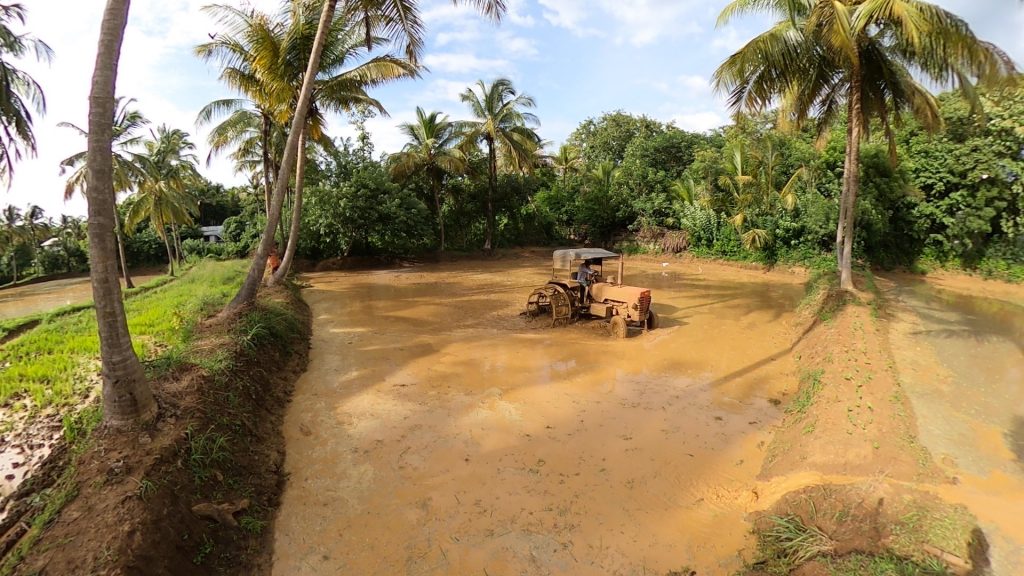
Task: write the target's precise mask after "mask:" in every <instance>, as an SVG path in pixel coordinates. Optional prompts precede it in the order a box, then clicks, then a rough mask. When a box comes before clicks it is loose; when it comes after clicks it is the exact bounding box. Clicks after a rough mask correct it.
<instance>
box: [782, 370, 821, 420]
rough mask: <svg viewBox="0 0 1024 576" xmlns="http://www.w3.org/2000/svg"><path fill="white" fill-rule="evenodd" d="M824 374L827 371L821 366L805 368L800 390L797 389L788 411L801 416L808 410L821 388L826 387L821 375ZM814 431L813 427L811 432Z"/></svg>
mask: <svg viewBox="0 0 1024 576" xmlns="http://www.w3.org/2000/svg"><path fill="white" fill-rule="evenodd" d="M824 375H825V371H824V370H823V369H821V368H818V369H817V370H805V371H804V372H803V374H801V375H800V390H799V391H797V393H796V398H794V399H793V402H792V403H791V404H790V405H789V406H788V407H787V408H786V412H788V413H790V414H799V415H801V416H803V415H804V414H806V413H807V410H808V409H809V408H810V407H811V406H812V405H813V404H814V398H815V397H816V396H817V395H818V392H821V389H822V388H824V387H825V384H824V382H822V381H821V377H822V376H824ZM813 431H814V430H813V428H812V429H811V432H813ZM805 433H810V432H805Z"/></svg>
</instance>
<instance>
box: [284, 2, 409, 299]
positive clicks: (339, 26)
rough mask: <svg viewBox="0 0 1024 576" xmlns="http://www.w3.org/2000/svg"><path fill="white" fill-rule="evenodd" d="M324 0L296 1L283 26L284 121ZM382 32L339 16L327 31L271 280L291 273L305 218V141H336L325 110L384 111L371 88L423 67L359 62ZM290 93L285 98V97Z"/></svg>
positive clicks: (385, 58) (387, 59)
mask: <svg viewBox="0 0 1024 576" xmlns="http://www.w3.org/2000/svg"><path fill="white" fill-rule="evenodd" d="M319 4H320V0H302V1H299V2H295V3H294V4H292V9H291V14H290V24H289V26H288V27H287V29H286V30H285V35H284V39H285V41H284V42H283V46H284V49H283V50H282V54H283V55H284V57H285V62H284V63H283V64H284V65H282V66H280V67H278V68H277V69H276V72H277V75H276V82H275V84H277V85H278V86H280V89H278V90H275V92H276V93H278V94H280V97H279V98H280V99H281V100H282V101H283V106H282V110H283V111H282V112H280V113H279V114H278V120H279V121H282V122H281V123H282V124H283V123H285V121H287V120H290V119H291V116H292V115H293V114H294V108H293V107H294V106H296V105H297V103H298V96H299V93H300V91H301V89H302V81H303V73H304V70H305V68H306V65H307V64H308V62H307V61H306V58H307V56H306V55H307V54H308V53H309V48H308V46H309V45H310V44H312V42H313V41H314V40H315V37H316V31H317V27H318V22H317V19H316V18H315V16H316V11H315V10H313V8H314V7H317V6H319ZM386 42H387V41H386V39H385V38H383V37H372V36H371V37H370V38H365V37H364V30H363V29H361V28H360V27H359V26H358V25H357V22H356V21H354V20H347V19H345V18H336V19H335V20H334V21H333V23H332V24H331V27H330V29H329V30H328V34H327V37H326V38H325V40H324V46H323V50H322V53H321V57H320V65H319V70H318V72H317V76H316V80H315V82H314V84H313V91H312V94H311V96H310V104H309V110H307V117H306V129H305V130H303V131H302V133H301V134H300V135H299V142H298V152H297V158H296V167H295V193H294V201H293V205H292V222H291V225H290V227H289V235H288V239H287V247H286V249H285V252H284V258H283V259H282V260H281V266H280V267H279V268H278V271H277V273H276V274H274V276H273V277H272V278H271V280H270V283H271V284H274V283H276V282H280V281H281V280H283V279H284V278H285V276H286V275H287V274H288V271H289V270H290V268H291V264H292V261H293V259H294V257H295V251H296V249H297V248H298V236H299V230H300V223H301V218H302V192H303V187H304V184H305V181H304V176H305V163H306V142H307V140H312V141H315V142H318V143H321V144H322V145H327V146H332V145H333V144H332V143H331V141H330V139H329V138H328V137H327V135H326V133H325V132H324V126H325V123H326V121H325V118H324V113H325V112H353V111H355V110H356V109H363V108H368V109H373V110H376V111H377V112H378V113H379V114H381V115H384V116H386V115H387V110H386V109H385V108H384V105H383V104H381V103H380V102H379V101H378V100H376V99H375V98H372V97H371V96H370V95H369V94H368V93H367V90H369V89H371V88H375V87H378V86H381V85H383V84H386V83H389V82H393V81H396V80H399V79H403V78H415V77H418V76H419V67H418V66H417V65H415V64H413V63H412V61H410V60H407V59H404V58H397V57H394V56H391V55H390V54H385V55H380V56H375V57H372V58H368V59H366V60H364V61H363V62H361V63H358V64H355V61H357V60H359V59H361V58H363V57H364V56H365V55H366V53H368V52H370V51H372V50H373V49H375V48H377V47H380V46H383V45H384V44H386ZM285 98H287V100H285Z"/></svg>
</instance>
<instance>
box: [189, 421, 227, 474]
mask: <svg viewBox="0 0 1024 576" xmlns="http://www.w3.org/2000/svg"><path fill="white" fill-rule="evenodd" d="M185 437H186V439H187V440H188V465H189V468H190V469H191V470H192V476H193V477H194V478H195V481H196V484H202V483H203V482H205V481H206V480H208V479H209V478H210V477H211V476H212V475H213V469H214V468H213V467H214V466H220V465H223V464H224V463H225V462H227V460H228V457H229V456H230V452H229V450H230V446H229V442H230V438H229V437H228V436H227V435H226V434H221V433H219V432H215V431H214V430H213V428H210V429H208V430H206V431H205V432H199V431H197V430H196V429H195V428H193V427H192V426H189V427H188V430H187V431H186V432H185Z"/></svg>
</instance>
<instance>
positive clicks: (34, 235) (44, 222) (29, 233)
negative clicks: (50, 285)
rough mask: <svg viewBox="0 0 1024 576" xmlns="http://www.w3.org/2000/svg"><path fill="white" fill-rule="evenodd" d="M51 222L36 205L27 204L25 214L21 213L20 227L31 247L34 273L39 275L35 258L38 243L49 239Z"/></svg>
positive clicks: (44, 211)
mask: <svg viewBox="0 0 1024 576" xmlns="http://www.w3.org/2000/svg"><path fill="white" fill-rule="evenodd" d="M51 223H52V222H51V221H50V220H48V219H47V218H46V210H43V208H42V206H39V205H36V204H29V205H28V206H25V212H23V213H22V217H21V227H22V230H23V231H24V234H25V239H26V240H27V241H28V243H29V245H30V246H31V247H32V261H33V266H35V267H36V268H37V269H36V273H37V274H38V273H39V270H38V266H37V262H36V261H35V256H36V254H37V252H38V250H39V243H40V242H42V241H44V240H46V239H47V238H48V237H49V234H50V229H51Z"/></svg>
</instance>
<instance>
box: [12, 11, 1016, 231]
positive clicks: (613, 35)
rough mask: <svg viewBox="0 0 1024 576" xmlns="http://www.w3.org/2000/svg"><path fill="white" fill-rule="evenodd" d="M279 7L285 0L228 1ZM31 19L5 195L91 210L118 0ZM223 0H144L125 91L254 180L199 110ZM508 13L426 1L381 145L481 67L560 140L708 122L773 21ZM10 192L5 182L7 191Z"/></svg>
mask: <svg viewBox="0 0 1024 576" xmlns="http://www.w3.org/2000/svg"><path fill="white" fill-rule="evenodd" d="M220 1H221V2H222V3H227V4H234V5H241V4H243V3H244V4H250V5H252V6H254V7H256V8H258V9H261V10H265V11H275V10H277V9H278V7H279V6H280V5H281V0H220ZM21 2H22V3H23V4H24V5H25V6H26V8H27V9H28V12H29V13H28V21H27V25H26V26H25V27H16V28H15V29H16V30H19V31H25V32H28V33H30V34H32V35H34V36H36V37H38V38H40V39H42V40H44V41H45V42H47V43H48V44H49V45H50V46H51V47H52V48H53V50H54V52H55V55H54V59H53V61H52V62H50V63H48V64H45V63H38V62H35V61H28V60H26V61H22V62H20V63H19V66H20V67H21V68H22V69H24V70H26V71H28V72H29V73H30V74H32V76H33V77H34V78H35V79H36V80H37V81H38V82H39V83H40V84H41V85H42V86H43V90H44V91H45V93H46V98H47V110H46V113H45V115H44V116H42V117H37V119H36V123H35V134H36V140H37V144H38V155H37V156H36V157H35V158H28V159H25V160H23V161H21V162H20V163H19V164H17V165H16V166H15V174H14V178H13V180H12V184H11V187H10V190H8V191H7V192H6V198H3V197H0V205H4V204H15V205H17V206H21V207H24V206H25V205H27V204H29V203H33V204H37V205H39V206H42V207H43V208H44V209H45V210H46V213H47V215H49V216H52V217H55V218H56V217H57V216H58V215H59V214H61V213H64V214H75V215H84V214H85V201H84V200H83V199H81V198H75V199H73V200H72V201H70V202H67V203H65V202H64V201H63V190H64V182H65V180H66V175H64V176H62V175H61V174H60V167H59V164H60V161H61V160H62V159H63V158H66V157H67V156H69V155H71V154H74V153H76V152H79V151H81V150H83V149H84V148H85V140H84V139H83V138H80V137H79V136H78V135H77V134H75V133H74V132H73V131H71V130H69V129H67V128H63V127H59V126H58V123H60V122H71V123H73V124H76V125H78V126H82V127H84V126H85V125H86V123H87V113H88V93H89V81H90V77H91V74H92V69H93V64H94V59H95V50H96V42H97V39H98V36H99V22H100V19H101V16H102V12H103V8H104V5H105V0H21ZM210 2H211V0H135V1H134V2H132V7H131V12H130V16H129V22H128V28H127V31H126V36H125V41H124V48H123V51H122V57H121V63H120V71H119V76H118V84H117V93H118V95H121V96H126V97H130V98H135V99H136V100H137V104H136V106H137V108H138V109H139V110H141V111H142V112H143V114H145V115H146V117H148V118H149V119H150V120H151V121H152V122H153V126H154V127H155V126H157V125H159V124H168V125H169V126H171V127H174V128H181V129H183V130H185V131H187V132H189V133H190V134H192V136H193V138H192V139H193V142H195V144H196V145H197V147H198V156H199V158H200V160H201V166H200V171H201V172H202V173H203V174H204V175H205V176H206V177H207V178H209V179H210V180H212V181H214V182H220V183H222V184H225V185H235V184H242V183H244V181H245V179H244V178H243V177H241V176H239V175H236V174H235V173H234V169H233V166H232V165H231V163H230V162H229V161H228V160H227V159H224V158H213V159H212V162H211V163H210V164H209V165H207V164H206V158H207V146H206V137H207V132H208V129H207V128H197V127H196V126H195V117H196V114H197V112H198V111H199V109H200V108H201V107H202V106H203V105H205V104H207V103H208V102H210V101H212V100H215V99H219V98H225V97H233V96H235V95H234V94H232V93H231V92H230V91H229V90H228V89H226V88H225V87H224V86H223V85H221V84H220V83H219V82H218V78H217V76H218V72H219V71H218V70H217V69H216V68H215V66H214V65H213V64H207V63H205V62H202V61H201V60H199V59H198V58H196V57H195V56H194V55H193V48H194V47H195V46H196V45H197V44H199V43H201V42H203V41H206V40H208V36H207V34H211V33H215V32H217V27H216V25H215V24H214V22H213V21H212V20H211V19H210V17H209V16H208V15H207V14H206V13H204V12H203V11H202V7H203V6H204V5H206V4H209V3H210ZM506 2H507V4H508V7H509V12H508V14H507V15H506V17H505V18H504V19H503V20H502V22H501V23H500V24H497V25H496V24H493V23H491V22H489V21H485V20H483V19H482V18H481V17H479V16H478V15H476V13H475V12H473V11H472V10H470V9H467V8H465V7H455V6H453V5H452V3H451V2H449V1H447V0H422V3H421V6H422V7H423V8H422V9H423V16H424V19H425V21H426V26H427V35H428V39H427V44H426V50H425V52H424V58H423V63H424V64H425V65H426V66H427V68H428V69H429V72H427V73H424V74H423V76H422V78H420V79H418V80H406V81H402V82H400V83H396V84H392V85H389V86H384V87H382V88H378V89H377V90H375V91H374V92H373V93H372V95H373V96H375V97H376V98H377V99H378V100H380V101H381V102H382V103H383V104H384V106H385V107H386V109H387V110H388V112H389V116H388V117H377V118H373V119H371V120H370V121H369V122H368V123H367V127H368V129H369V130H370V132H371V134H372V136H373V141H374V144H375V147H376V152H377V153H380V152H395V151H397V150H399V149H400V148H401V147H402V145H403V143H404V142H403V139H402V136H401V134H400V132H399V130H398V125H399V124H400V123H402V122H409V121H412V120H413V118H414V117H415V112H414V111H415V108H416V106H422V107H423V108H425V109H427V110H440V111H442V112H444V113H446V114H449V115H450V116H451V117H452V118H453V119H456V118H465V117H466V113H467V110H466V107H465V105H464V104H462V103H461V102H459V98H458V95H459V93H460V92H462V91H463V90H465V88H466V87H467V86H469V85H470V84H472V83H475V82H476V80H478V79H484V80H487V81H489V80H492V79H494V78H496V77H499V76H504V77H507V78H509V79H511V80H512V81H513V83H514V85H515V86H516V88H517V89H518V90H520V91H521V92H524V93H527V94H529V95H531V96H533V97H534V99H535V100H536V102H537V108H536V110H535V112H536V114H537V115H538V116H539V117H540V120H541V127H540V129H539V130H538V132H539V134H540V135H541V137H542V138H544V139H545V140H548V141H550V142H551V143H552V145H553V146H557V145H558V144H559V143H561V142H563V141H564V140H565V139H566V137H567V136H568V135H569V134H570V133H571V132H572V131H573V130H574V129H575V128H576V126H577V125H578V124H579V123H580V122H581V121H583V120H585V119H586V118H589V117H594V116H598V115H600V114H602V113H604V112H609V111H614V110H624V111H626V112H630V113H634V114H646V115H648V116H651V117H653V118H657V119H658V120H661V121H664V122H674V123H675V124H676V125H677V126H678V127H680V128H683V129H687V130H694V131H704V130H709V129H712V128H716V127H718V126H721V125H724V124H727V123H728V121H729V114H728V112H727V110H726V107H725V105H724V99H723V98H722V96H721V95H717V94H715V93H714V92H713V90H712V89H711V86H710V83H709V78H710V77H711V74H712V73H713V72H714V70H715V68H717V67H718V65H719V64H720V63H721V62H722V61H723V60H724V59H725V58H726V57H728V56H729V55H730V54H731V53H732V52H733V51H735V50H736V49H737V48H739V47H740V46H742V45H743V44H744V43H745V42H746V41H747V40H749V39H750V38H752V37H753V36H755V35H756V34H758V33H759V32H761V31H763V30H764V29H766V28H767V25H768V24H769V22H768V20H767V19H766V18H764V17H759V16H746V17H743V18H742V19H739V20H737V21H735V22H733V23H732V24H730V25H729V26H726V27H724V28H717V29H716V27H715V21H716V19H717V15H718V13H719V12H720V11H721V9H722V7H723V6H724V5H725V4H726V3H727V0H506ZM936 3H937V4H939V5H941V6H943V7H944V8H946V9H949V10H951V11H953V12H954V13H956V14H959V15H960V16H962V17H963V18H964V19H965V20H967V22H968V23H969V24H970V25H971V26H972V28H973V29H974V31H975V33H976V34H977V35H978V36H980V37H981V38H984V39H986V40H989V41H992V42H995V43H996V44H997V45H999V46H1000V47H1001V48H1003V49H1004V50H1005V51H1007V52H1008V53H1009V54H1010V56H1011V57H1013V58H1014V60H1015V61H1016V62H1017V63H1018V65H1021V66H1024V34H1021V33H1020V31H1021V30H1024V4H1022V3H1020V2H1019V1H1018V0H937V2H936ZM328 133H329V134H331V135H333V136H336V137H344V136H352V135H353V133H354V131H353V129H352V128H351V126H350V125H349V124H348V122H347V120H346V119H345V118H344V117H340V116H339V117H332V118H330V121H329V125H328ZM0 194H4V192H2V191H0Z"/></svg>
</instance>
